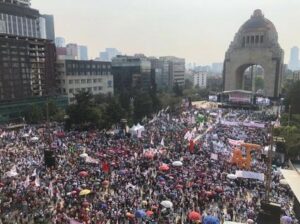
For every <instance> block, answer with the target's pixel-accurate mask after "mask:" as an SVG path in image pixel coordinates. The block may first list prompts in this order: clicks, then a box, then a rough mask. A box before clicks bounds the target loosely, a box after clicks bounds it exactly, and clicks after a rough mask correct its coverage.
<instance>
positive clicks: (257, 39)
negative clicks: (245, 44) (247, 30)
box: [255, 35, 259, 44]
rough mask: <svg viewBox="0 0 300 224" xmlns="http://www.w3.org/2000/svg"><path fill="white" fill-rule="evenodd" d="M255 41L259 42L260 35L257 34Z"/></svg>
mask: <svg viewBox="0 0 300 224" xmlns="http://www.w3.org/2000/svg"><path fill="white" fill-rule="evenodd" d="M255 43H256V44H258V43H259V36H258V35H256V36H255Z"/></svg>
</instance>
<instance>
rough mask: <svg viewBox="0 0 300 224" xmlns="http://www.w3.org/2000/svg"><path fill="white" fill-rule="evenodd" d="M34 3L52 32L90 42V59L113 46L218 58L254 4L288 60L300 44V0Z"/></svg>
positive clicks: (207, 60)
mask: <svg viewBox="0 0 300 224" xmlns="http://www.w3.org/2000/svg"><path fill="white" fill-rule="evenodd" d="M32 7H33V8H36V9H39V10H40V13H42V14H53V15H54V18H55V34H56V36H57V37H58V36H62V37H64V38H65V39H66V42H67V43H71V42H73V43H78V44H81V45H86V46H88V49H89V57H90V58H95V57H97V56H98V55H99V52H100V51H103V50H104V49H105V48H107V47H114V48H117V49H118V50H120V51H121V52H122V53H124V54H127V55H133V54H136V53H143V54H145V55H147V56H156V57H158V56H167V55H172V56H177V57H182V58H185V59H186V61H187V62H193V63H197V64H201V65H206V64H211V63H213V62H222V61H223V60H224V55H225V52H226V50H227V48H228V47H229V44H230V42H231V41H232V40H233V38H234V35H235V33H236V32H237V31H238V29H239V27H240V26H241V25H242V24H243V23H244V22H245V21H246V20H248V19H249V18H250V16H251V14H252V13H253V11H254V10H255V9H261V10H262V11H263V13H264V15H265V17H266V18H268V19H269V20H271V21H272V22H273V23H274V25H275V26H276V29H277V31H278V34H279V43H280V45H281V47H282V48H283V49H284V51H285V62H286V63H287V62H288V61H289V57H290V48H291V47H293V46H300V23H299V20H300V17H299V11H300V0H32Z"/></svg>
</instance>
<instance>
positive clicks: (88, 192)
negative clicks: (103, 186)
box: [79, 189, 92, 196]
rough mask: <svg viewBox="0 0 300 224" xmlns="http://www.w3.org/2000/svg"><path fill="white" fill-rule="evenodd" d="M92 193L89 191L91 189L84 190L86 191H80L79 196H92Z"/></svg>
mask: <svg viewBox="0 0 300 224" xmlns="http://www.w3.org/2000/svg"><path fill="white" fill-rule="evenodd" d="M91 192H92V191H91V190H89V189H84V190H82V191H80V193H79V195H80V196H84V195H88V194H90V193H91Z"/></svg>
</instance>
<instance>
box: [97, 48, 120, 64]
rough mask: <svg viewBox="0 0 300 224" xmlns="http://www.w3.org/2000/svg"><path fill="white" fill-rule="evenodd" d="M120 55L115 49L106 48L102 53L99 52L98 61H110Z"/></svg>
mask: <svg viewBox="0 0 300 224" xmlns="http://www.w3.org/2000/svg"><path fill="white" fill-rule="evenodd" d="M121 54H122V53H121V52H120V51H118V50H117V49H115V48H106V49H105V51H104V52H100V54H99V59H98V60H100V61H112V59H113V58H114V57H116V56H117V55H121Z"/></svg>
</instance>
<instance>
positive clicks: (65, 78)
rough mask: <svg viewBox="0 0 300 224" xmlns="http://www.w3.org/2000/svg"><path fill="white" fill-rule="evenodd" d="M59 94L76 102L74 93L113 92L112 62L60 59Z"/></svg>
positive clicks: (58, 69) (71, 101)
mask: <svg viewBox="0 0 300 224" xmlns="http://www.w3.org/2000/svg"><path fill="white" fill-rule="evenodd" d="M57 71H58V85H59V94H64V95H67V96H68V99H69V103H75V98H74V94H76V93H78V92H79V91H89V92H90V93H92V94H99V93H102V94H109V93H111V94H113V92H114V88H113V86H114V84H113V76H112V74H111V63H110V62H101V61H83V60H58V61H57Z"/></svg>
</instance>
